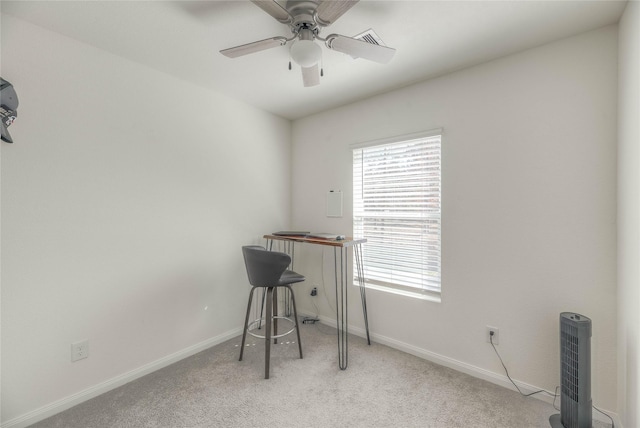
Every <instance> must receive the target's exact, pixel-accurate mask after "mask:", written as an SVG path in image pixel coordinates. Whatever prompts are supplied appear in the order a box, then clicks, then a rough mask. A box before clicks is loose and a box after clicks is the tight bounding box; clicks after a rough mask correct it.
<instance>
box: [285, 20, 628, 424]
mask: <svg viewBox="0 0 640 428" xmlns="http://www.w3.org/2000/svg"><path fill="white" fill-rule="evenodd" d="M616 62H617V26H610V27H606V28H603V29H600V30H596V31H592V32H589V33H585V34H583V35H579V36H576V37H572V38H569V39H565V40H561V41H558V42H555V43H551V44H548V45H545V46H542V47H539V48H536V49H532V50H529V51H525V52H522V53H519V54H516V55H512V56H509V57H506V58H503V59H500V60H497V61H492V62H489V63H486V64H483V65H480V66H477V67H473V68H470V69H466V70H463V71H460V72H457V73H453V74H450V75H447V76H444V77H441V78H438V79H434V80H430V81H427V82H423V83H419V84H416V85H413V86H410V87H407V88H403V89H400V90H397V91H394V92H391V93H388V94H384V95H380V96H378V97H375V98H371V99H367V100H365V101H362V102H358V103H355V104H352V105H348V106H345V107H343V108H339V109H334V110H331V111H328V112H325V113H321V114H318V115H315V116H311V117H308V118H305V119H301V120H297V121H295V122H294V123H293V172H292V202H293V211H292V227H294V228H296V229H310V230H313V231H329V232H340V233H346V234H347V235H349V234H350V233H351V214H352V209H351V203H352V195H351V185H352V178H351V153H350V150H349V144H351V143H356V142H363V141H368V140H376V139H380V138H384V137H390V136H397V135H403V134H410V133H414V132H418V131H423V130H429V129H433V128H438V127H443V128H444V138H443V161H442V166H443V197H442V200H443V220H442V224H443V232H442V233H443V247H442V251H443V262H442V269H443V272H442V286H443V292H442V302H441V303H434V302H428V301H422V300H415V299H411V298H407V297H402V296H396V295H389V294H382V293H381V292H376V291H374V290H370V291H369V292H368V294H367V296H368V307H369V323H370V328H371V330H372V333H373V334H374V337H375V338H376V340H380V341H383V342H385V343H390V344H393V345H394V346H398V347H400V348H402V349H406V350H409V351H411V352H415V353H417V354H421V355H425V356H427V357H429V358H433V359H435V360H437V361H444V362H449V363H450V364H451V365H453V366H456V367H458V368H461V367H466V368H467V369H469V371H470V372H474V373H475V374H478V375H480V374H484V375H485V377H492V376H494V377H495V378H496V379H503V380H504V379H505V378H504V375H503V371H502V367H501V365H500V362H499V361H498V359H497V357H496V355H495V354H494V352H493V350H492V348H491V346H490V345H489V344H487V343H486V341H485V327H486V326H487V325H492V326H495V327H498V328H499V329H500V345H499V350H500V352H501V354H502V356H503V358H504V360H505V363H506V364H507V366H508V368H509V371H510V374H511V375H512V377H514V378H515V379H517V380H518V381H521V382H524V383H526V384H529V385H532V386H536V387H542V388H545V389H547V390H549V391H554V388H555V386H556V385H558V384H559V349H558V348H559V347H558V342H559V339H558V335H559V333H558V330H559V325H558V324H559V321H558V318H559V314H560V312H562V311H573V312H578V313H582V314H584V315H587V316H589V317H590V318H591V319H592V321H593V337H592V372H593V380H592V390H593V398H594V403H595V404H596V405H598V406H600V407H601V408H604V409H608V410H614V411H615V410H616V393H617V390H616V102H617V89H616V85H617V63H616ZM330 189H340V190H342V191H343V192H344V195H345V213H344V217H343V218H341V219H331V218H326V217H325V207H324V195H325V193H326V192H327V191H328V190H330ZM305 254H306V257H305V258H304V259H302V256H303V255H305ZM296 255H297V256H298V257H299V260H300V263H301V265H299V266H300V269H305V273H307V277H308V281H307V286H308V287H311V286H313V285H314V283H317V284H323V283H325V281H326V283H325V285H326V287H325V288H322V287H320V292H321V293H325V294H327V293H330V292H331V291H332V289H331V284H332V282H331V281H332V277H331V276H330V272H331V269H332V267H333V265H332V264H330V263H332V262H331V255H330V254H324V255H323V254H322V253H321V252H320V251H317V250H313V249H311V248H309V249H308V250H306V251H304V252H302V251H298V252H296ZM323 257H324V259H323ZM322 263H324V267H325V269H324V271H323V270H321V269H319V268H314V266H319V265H322ZM365 269H366V267H365ZM323 274H324V280H323ZM351 291H352V297H351V299H350V308H351V314H352V315H351V318H350V323H351V324H352V325H353V326H354V328H355V329H358V328H362V325H363V322H362V316H361V315H360V314H361V311H360V307H359V306H360V302H359V299H358V298H357V297H356V294H355V291H354V290H353V289H352V290H351ZM300 294H301V298H300V299H299V300H300V305H301V307H302V308H303V310H304V311H305V312H315V308H314V307H313V305H312V302H311V301H310V297H308V296H307V295H306V294H307V293H300ZM330 299H331V295H329V296H328V299H324V297H323V296H322V295H321V296H319V298H317V299H316V300H315V303H316V305H317V306H318V308H319V310H320V315H321V316H323V317H325V318H326V319H331V318H332V317H333V313H332V312H331V310H330V305H329V304H328V303H327V301H328V300H330ZM350 358H352V359H354V358H357V356H353V355H350Z"/></svg>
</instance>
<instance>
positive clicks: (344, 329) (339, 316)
mask: <svg viewBox="0 0 640 428" xmlns="http://www.w3.org/2000/svg"><path fill="white" fill-rule="evenodd" d="M346 255H347V254H346V252H345V251H344V248H343V247H340V254H339V257H340V269H338V261H337V259H338V250H337V248H336V247H334V248H333V260H334V270H335V280H336V327H337V329H338V366H339V367H340V370H345V369H346V368H347V365H348V364H349V331H348V321H349V320H348V316H347V314H348V312H347V310H348V307H347V303H348V302H347V289H348V287H346V283H347V271H348V265H347V263H348V258H347V257H346ZM338 275H339V276H340V279H339V280H338Z"/></svg>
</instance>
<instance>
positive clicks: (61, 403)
mask: <svg viewBox="0 0 640 428" xmlns="http://www.w3.org/2000/svg"><path fill="white" fill-rule="evenodd" d="M240 334H242V327H240V328H236V329H234V330H231V331H228V332H226V333H223V334H221V335H219V336H216V337H212V338H210V339H207V340H205V341H203V342H200V343H197V344H195V345H192V346H189V347H188V348H185V349H182V350H180V351H178V352H174V353H173V354H171V355H167V356H165V357H163V358H160V359H158V360H155V361H152V362H151V363H149V364H145V365H144V366H142V367H138V368H137V369H134V370H131V371H129V372H126V373H123V374H121V375H119V376H116V377H114V378H112V379H109V380H107V381H104V382H101V383H99V384H97V385H94V386H92V387H90V388H87V389H85V390H82V391H80V392H78V393H76V394H73V395H70V396H68V397H65V398H62V399H60V400H57V401H54V402H53V403H50V404H47V405H46V406H42V407H40V408H39V409H36V410H33V411H31V412H28V413H25V414H24V415H21V416H18V417H16V418H13V419H11V420H8V421H6V422H5V423H3V424H2V425H0V428H23V427H26V426H29V425H32V424H35V423H36V422H39V421H41V420H43V419H46V418H48V417H50V416H53V415H55V414H57V413H60V412H62V411H64V410H67V409H69V408H71V407H73V406H77V405H78V404H80V403H83V402H85V401H87V400H89V399H91V398H94V397H97V396H98V395H100V394H104V393H105V392H108V391H111V390H112V389H115V388H117V387H119V386H122V385H124V384H126V383H129V382H131V381H133V380H136V379H138V378H140V377H142V376H145V375H147V374H149V373H152V372H154V371H156V370H160V369H161V368H164V367H166V366H168V365H171V364H173V363H175V362H178V361H180V360H182V359H184V358H187V357H190V356H192V355H194V354H197V353H198V352H201V351H204V350H205V349H208V348H211V347H212V346H215V345H217V344H219V343H222V342H225V341H227V340H229V339H232V338H234V337H236V336H238V335H240Z"/></svg>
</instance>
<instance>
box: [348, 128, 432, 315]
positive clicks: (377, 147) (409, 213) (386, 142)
mask: <svg viewBox="0 0 640 428" xmlns="http://www.w3.org/2000/svg"><path fill="white" fill-rule="evenodd" d="M442 135H443V130H442V128H438V129H432V130H429V131H425V132H420V133H415V134H409V135H402V136H397V137H392V138H386V139H381V140H376V141H368V142H363V143H356V144H352V145H351V146H350V148H351V150H352V154H353V175H354V177H353V235H354V238H366V239H367V240H368V242H367V243H366V244H364V245H363V248H362V258H363V265H364V277H365V278H364V284H365V286H366V287H367V288H373V289H376V290H381V291H385V292H389V293H394V294H400V295H404V296H409V297H415V298H419V299H425V300H431V301H437V302H439V301H440V296H441V291H442V282H441V255H442V247H441V242H442V239H441V238H442V236H441V230H442V206H441V201H442V167H441V165H442V163H441V159H442ZM421 143H425V144H427V146H428V147H429V149H430V150H433V149H434V148H437V154H436V155H435V157H431V156H430V157H429V168H427V167H426V166H425V167H424V169H423V170H422V171H423V173H422V174H420V175H421V178H420V179H421V180H422V184H423V186H422V187H421V189H422V190H421V192H426V190H427V189H428V190H429V191H430V193H429V195H430V200H429V202H426V200H425V199H424V198H425V193H421V195H420V196H418V199H417V200H418V201H419V205H418V206H417V207H416V206H405V207H403V208H402V209H401V210H398V211H397V212H395V213H390V214H387V212H388V211H390V210H388V209H381V208H379V207H378V208H365V205H364V198H363V192H365V191H366V189H364V190H363V187H362V186H363V184H362V181H363V177H362V173H363V172H362V169H366V168H367V167H366V166H364V165H363V164H362V162H363V160H362V156H364V154H365V153H367V152H369V153H370V154H373V153H375V152H377V153H381V150H385V149H386V148H388V149H389V150H392V149H393V148H394V147H396V148H397V147H399V146H401V145H403V144H404V145H415V144H421ZM374 151H375V152H374ZM386 153H389V154H388V155H385V156H384V158H378V159H379V160H380V161H383V160H388V159H390V157H389V156H392V154H390V152H386ZM436 158H437V162H438V164H437V167H436V168H434V167H433V161H434V160H435V159H436ZM398 159H402V156H399V157H398ZM404 159H405V160H406V155H405V158H404ZM356 162H358V163H359V164H357V163H356ZM434 169H435V170H437V171H438V172H439V174H438V177H437V185H434V184H433V183H432V182H433V179H432V177H433V175H431V176H430V177H431V180H430V181H431V183H427V182H426V181H425V180H426V175H427V174H426V172H427V170H428V171H429V172H430V173H431V174H433V171H434ZM398 171H399V170H398V169H396V170H395V171H394V172H395V173H397V172H398ZM364 181H365V182H367V181H368V183H369V184H367V183H365V185H364V186H365V187H367V188H368V190H369V191H370V194H369V197H368V198H367V199H368V201H369V205H371V201H372V200H375V201H377V202H380V203H382V204H384V203H385V202H388V199H386V197H377V196H376V195H375V194H374V193H373V192H371V190H372V189H373V187H372V186H374V183H372V182H371V181H370V180H364ZM376 184H377V183H376ZM436 187H437V196H433V195H434V191H435V190H436ZM406 191H407V190H405V192H406ZM405 194H406V193H405ZM372 198H373V199H372ZM405 200H406V198H405ZM385 211H387V212H385ZM367 215H368V216H369V217H368V218H369V219H370V220H369V221H368V222H367V223H366V226H365V219H366V218H367ZM390 220H401V222H402V224H404V225H407V227H409V228H410V229H411V230H412V231H413V232H412V233H411V237H410V242H409V243H408V244H407V247H403V245H399V244H398V239H397V236H398V235H397V233H398V229H396V230H395V232H396V233H395V236H394V238H392V241H391V242H393V243H395V245H394V244H391V245H392V246H391V247H389V246H388V245H386V244H383V242H382V241H383V239H386V236H388V235H387V234H386V233H381V231H382V230H384V229H383V228H381V227H380V226H379V225H380V224H384V223H385V222H387V224H389V223H390V222H389V221H390ZM395 223H399V222H395ZM394 227H397V225H394V224H391V225H390V226H389V229H392V228H394ZM365 229H367V230H365ZM389 229H387V230H389ZM417 230H420V232H418V233H417V234H416V231H417ZM427 230H428V231H429V233H426V232H427ZM382 235H386V236H384V237H383V236H382ZM434 235H436V236H437V239H436V238H433V236H434ZM412 249H413V250H417V251H419V252H420V256H414V257H413V258H411V257H409V256H407V257H406V258H405V257H397V258H396V259H395V260H394V255H395V254H402V252H403V251H407V253H410V252H411V250H412ZM368 250H369V253H367V251H368ZM398 250H399V253H397V251H398ZM413 254H416V253H415V251H414V252H413ZM376 255H379V256H381V257H379V260H380V259H381V258H382V259H383V260H384V259H385V258H387V257H388V259H387V260H394V261H392V262H391V263H386V266H385V262H378V263H376V262H375V261H374V260H375V256H376ZM401 260H402V261H411V262H416V263H417V264H418V265H419V266H420V268H418V269H417V271H418V272H420V273H419V274H417V273H416V269H412V268H410V267H407V268H406V269H403V267H399V266H401V265H402V262H400V261H401ZM427 267H428V269H427ZM412 270H413V273H411V271H412ZM367 271H369V275H368V274H367ZM356 274H357V273H355V272H354V278H353V283H354V285H360V282H359V281H358V278H357V277H356ZM394 278H395V279H394ZM403 278H407V279H406V280H405V279H403Z"/></svg>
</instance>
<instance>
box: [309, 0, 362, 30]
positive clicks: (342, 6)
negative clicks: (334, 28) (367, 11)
mask: <svg viewBox="0 0 640 428" xmlns="http://www.w3.org/2000/svg"><path fill="white" fill-rule="evenodd" d="M358 1H359V0H324V1H321V2H320V4H319V5H318V8H317V9H316V21H317V22H318V24H320V25H322V26H323V27H326V26H327V25H331V24H333V23H334V22H336V20H337V19H338V18H340V17H341V16H342V15H344V13H345V12H346V11H348V10H349V9H351V8H352V7H353V6H355V4H356V3H358Z"/></svg>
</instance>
